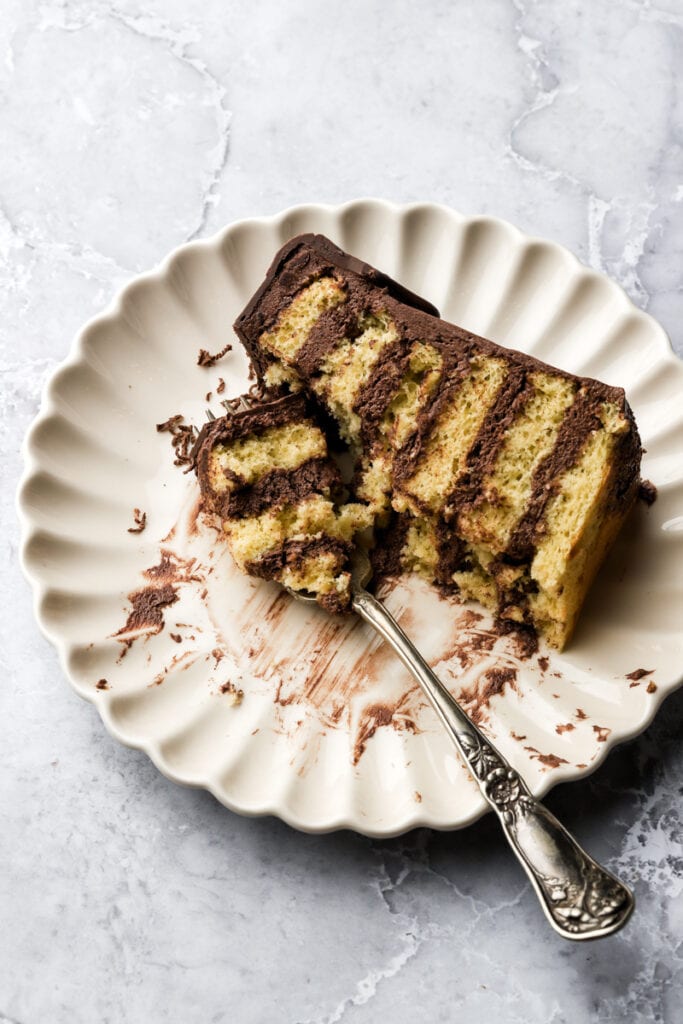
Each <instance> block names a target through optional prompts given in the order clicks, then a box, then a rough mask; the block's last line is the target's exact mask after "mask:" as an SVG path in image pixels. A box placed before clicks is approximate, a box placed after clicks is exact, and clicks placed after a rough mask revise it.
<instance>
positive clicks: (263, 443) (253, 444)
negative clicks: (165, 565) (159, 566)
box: [193, 395, 372, 612]
mask: <svg viewBox="0 0 683 1024" xmlns="http://www.w3.org/2000/svg"><path fill="white" fill-rule="evenodd" d="M193 460H194V463H195V466H196V469H197V475H198V479H199V483H200V487H201V491H202V495H203V502H204V507H205V508H206V509H207V510H208V511H210V512H213V513H214V514H215V515H216V516H217V517H218V519H219V520H220V524H221V527H222V530H223V531H224V533H225V535H226V537H227V541H228V545H229V547H230V551H231V553H232V555H233V558H234V559H235V562H236V563H237V565H238V566H239V568H240V569H242V570H243V571H244V572H246V573H248V574H249V575H252V576H258V577H261V578H262V579H270V580H275V581H277V582H278V583H281V584H282V585H283V586H286V587H289V588H290V589H292V590H295V591H304V592H306V593H308V594H313V595H315V597H316V599H317V601H318V602H319V604H321V605H322V606H323V607H324V608H325V609H327V610H328V611H331V612H343V611H345V610H347V609H348V607H349V604H350V600H351V592H350V578H351V577H350V568H349V560H350V555H351V552H352V549H353V542H354V538H355V535H356V534H357V533H358V532H359V531H361V530H363V529H365V528H366V527H367V526H369V525H370V524H371V521H372V515H371V512H370V510H369V509H368V508H367V507H366V506H364V505H362V504H358V503H344V502H343V501H340V497H341V496H342V494H343V491H344V488H343V484H342V478H341V474H340V472H339V469H338V467H337V465H336V464H335V462H334V461H333V460H332V459H331V458H330V456H329V453H328V447H327V440H326V437H325V435H324V433H323V431H322V430H321V429H320V427H319V426H318V425H317V424H316V423H315V422H314V420H313V418H312V416H311V413H310V411H309V408H308V403H307V401H306V399H305V398H304V397H303V396H302V395H287V396H284V397H278V396H275V397H274V398H273V399H272V400H269V399H268V395H266V396H265V397H264V398H262V399H261V401H259V402H258V404H255V405H253V406H252V407H251V408H246V409H242V410H241V411H235V412H232V413H228V415H227V416H223V417H221V418H220V419H216V420H214V421H213V422H211V423H208V424H206V425H205V426H204V428H203V429H202V431H201V433H200V435H199V438H198V440H197V444H196V445H195V448H194V452H193Z"/></svg>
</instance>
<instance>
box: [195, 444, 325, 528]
mask: <svg viewBox="0 0 683 1024" xmlns="http://www.w3.org/2000/svg"><path fill="white" fill-rule="evenodd" d="M341 487H342V478H341V473H340V472H339V470H338V468H337V466H336V465H335V464H334V463H333V462H331V461H330V460H329V459H325V458H316V459H309V460H308V461H307V462H303V463H302V464H301V465H300V466H297V467H296V469H272V470H271V471H270V472H269V473H266V474H265V476H262V477H261V478H260V480H257V481H256V482H255V483H253V484H251V485H249V486H246V487H242V488H236V489H235V490H232V491H229V492H227V493H226V494H221V495H216V497H215V499H214V500H213V510H214V511H215V512H217V513H218V514H219V515H220V516H222V517H223V518H225V519H228V518H229V519H241V518H244V517H245V516H258V515H260V514H261V513H262V512H265V511H266V510H267V509H274V508H281V507H282V506H283V505H296V504H298V502H300V501H302V500H303V499H304V498H307V497H309V496H310V495H311V494H317V493H319V492H321V491H323V490H333V489H336V488H339V489H341Z"/></svg>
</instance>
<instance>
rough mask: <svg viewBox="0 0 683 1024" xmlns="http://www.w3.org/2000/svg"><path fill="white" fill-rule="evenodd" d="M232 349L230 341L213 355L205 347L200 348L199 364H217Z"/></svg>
mask: <svg viewBox="0 0 683 1024" xmlns="http://www.w3.org/2000/svg"><path fill="white" fill-rule="evenodd" d="M231 351H232V345H231V344H230V342H228V343H227V345H224V346H223V348H222V349H221V350H220V352H216V353H215V355H211V353H210V352H208V351H207V349H205V348H200V350H199V355H198V356H197V366H206V367H208V366H215V365H216V363H217V362H218V360H219V359H222V358H223V356H224V355H227V353H228V352H231Z"/></svg>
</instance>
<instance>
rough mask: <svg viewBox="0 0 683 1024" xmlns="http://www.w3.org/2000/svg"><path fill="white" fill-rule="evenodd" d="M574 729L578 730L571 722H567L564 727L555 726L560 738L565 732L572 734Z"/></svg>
mask: <svg viewBox="0 0 683 1024" xmlns="http://www.w3.org/2000/svg"><path fill="white" fill-rule="evenodd" d="M573 729H576V726H575V725H573V724H572V723H571V722H565V724H564V725H556V726H555V732H556V733H557V735H558V736H561V735H562V733H563V732H572V730H573Z"/></svg>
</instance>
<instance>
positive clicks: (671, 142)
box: [0, 0, 683, 1024]
mask: <svg viewBox="0 0 683 1024" xmlns="http://www.w3.org/2000/svg"><path fill="white" fill-rule="evenodd" d="M379 40H381V45H378V41H379ZM682 58H683V7H682V6H681V3H680V0H623V2H622V0H595V2H592V3H588V2H587V0H577V2H576V3H572V4H565V3H561V2H560V0H548V2H546V3H539V2H537V0H490V2H487V3H477V2H475V0H458V2H457V3H452V2H448V0H429V2H428V3H425V4H423V5H415V4H412V3H409V2H408V0H398V2H396V3H394V4H392V5H380V4H365V3H363V2H362V0H348V2H346V3H344V4H335V5H314V4H311V3H307V2H306V0H292V2H290V3H288V4H279V3H277V2H276V0H264V2H263V3H261V4H253V3H248V2H246V0H236V2H235V3H232V4H223V3H219V2H218V0H202V2H201V3H200V2H199V0H119V2H116V3H113V2H110V0H88V2H85V0H81V2H79V0H74V2H70V0H44V2H38V0H28V2H26V0H5V3H4V5H3V18H2V20H1V24H0V94H1V95H2V103H0V136H1V137H2V140H3V145H2V157H0V308H1V309H2V317H1V318H0V374H1V376H2V389H1V392H0V410H1V415H2V425H3V429H2V431H1V432H0V464H1V466H2V478H3V481H4V486H3V488H2V493H1V494H0V525H1V526H2V534H1V536H2V556H3V565H4V572H3V574H2V578H1V581H0V586H1V587H2V597H3V609H4V612H3V619H2V626H1V628H2V645H1V647H0V650H1V651H2V653H1V654H0V659H1V663H2V668H3V681H4V685H3V687H2V689H1V690H0V710H1V712H2V714H1V717H0V721H2V723H3V726H2V732H3V755H4V756H3V761H4V763H3V768H4V770H3V772H2V775H1V776H0V822H1V824H2V828H0V862H1V863H2V865H3V870H2V871H1V872H0V917H1V918H2V921H3V928H2V930H1V933H0V963H2V965H3V969H2V970H1V971H0V1024H5V1022H10V1024H14V1022H17V1024H42V1022H49V1024H67V1022H68V1024H78V1022H81V1021H83V1022H88V1024H91V1022H94V1021H98V1022H99V1021H102V1022H106V1021H111V1022H114V1021H115V1022H117V1024H123V1022H126V1024H127V1022H131V1024H133V1022H138V1021H142V1020H144V1021H146V1022H154V1024H156V1022H164V1021H169V1022H175V1021H178V1020H202V1021H212V1022H220V1021H240V1022H246V1024H251V1022H254V1024H255V1022H262V1021H286V1022H289V1024H304V1022H307V1024H309V1022H310V1024H313V1022H315V1024H332V1022H337V1021H343V1022H344V1024H353V1022H356V1021H359V1022H360V1021H376V1020H383V1019H391V1020H394V1021H396V1022H403V1021H406V1022H407V1021H413V1020H429V1021H452V1020H467V1019H498V1020H500V1021H501V1022H510V1024H516V1022H520V1024H521V1022H524V1024H537V1022H538V1024H548V1022H553V1024H560V1022H565V1021H566V1022H570V1021H571V1022H574V1021H588V1020H590V1021H597V1022H599V1024H612V1022H617V1021H623V1020H629V1021H632V1022H641V1021H643V1022H645V1021H648V1022H649V1021H656V1022H664V1024H668V1022H671V1024H675V1022H676V1021H678V1020H679V1019H680V1005H681V1000H682V997H683V960H682V956H683V952H682V950H683V946H682V943H681V937H682V936H683V883H682V881H681V879H682V878H683V831H682V829H681V824H680V815H679V804H680V794H681V787H682V786H683V755H682V754H681V744H680V739H681V735H682V733H683V695H680V694H679V695H675V696H674V697H672V698H671V699H670V700H669V702H668V703H667V704H666V705H665V706H664V708H663V709H662V711H661V713H660V715H659V716H658V718H657V720H656V722H655V723H654V724H653V725H652V727H651V728H650V729H649V730H648V731H647V732H646V733H645V734H644V735H643V736H642V737H640V738H639V739H637V740H635V741H634V742H632V743H630V744H628V745H626V746H624V747H623V748H620V749H617V750H616V751H614V752H613V753H612V754H611V756H610V757H609V759H608V761H607V762H606V764H605V765H604V766H603V767H602V768H601V769H600V770H599V771H598V772H597V773H596V774H595V775H594V776H593V777H592V778H591V779H588V780H585V781H582V782H579V783H575V784H572V785H570V786H566V787H563V788H561V789H560V790H557V791H556V792H554V793H553V794H551V795H550V797H549V798H548V803H549V805H550V806H551V808H552V809H553V810H554V811H555V812H556V813H558V814H559V816H560V817H561V818H563V819H564V820H566V822H567V824H568V826H569V827H570V828H572V829H573V830H574V831H575V832H576V833H577V834H578V835H579V837H580V838H581V839H582V840H583V841H585V843H586V845H587V846H588V848H589V849H590V850H591V852H593V853H594V854H595V855H596V856H598V857H599V858H601V859H602V860H603V861H604V862H605V863H606V864H608V865H609V866H611V867H612V868H613V869H614V870H616V871H617V872H619V873H621V874H622V876H623V877H624V878H625V880H626V881H628V882H629V883H630V884H632V885H633V886H634V888H635V890H636V895H637V898H638V909H637V914H636V917H635V918H634V920H633V923H632V925H631V926H630V927H628V928H627V929H626V930H625V931H624V932H623V933H621V934H620V935H618V936H616V937H614V938H612V939H609V940H606V941H604V942H601V943H597V944H593V945H590V946H577V947H575V946H569V945H568V944H567V943H565V942H563V941H562V940H561V939H559V938H556V937H555V936H554V935H552V934H550V933H549V932H548V930H547V928H546V926H545V924H544V922H543V919H542V918H541V915H540V912H539V911H538V910H537V909H536V906H535V901H534V897H533V896H532V894H531V892H530V889H529V886H528V885H527V884H526V883H525V881H524V879H523V877H522V875H521V873H520V872H519V870H518V869H517V867H516V866H515V864H514V862H513V860H512V858H511V857H510V856H509V855H508V853H507V851H506V849H505V847H504V845H503V842H502V840H501V839H500V837H499V835H498V832H497V829H496V826H495V823H494V822H493V821H492V820H490V819H488V818H487V819H484V820H482V821H481V822H479V823H478V824H477V825H475V826H474V827H472V828H470V829H468V830H467V831H464V832H460V833H455V834H450V835H449V834H437V833H432V832H428V831H419V832H416V833H413V834H410V835H408V836H405V837H403V838H401V839H396V840H391V841H386V842H376V841H370V840H368V839H364V838H361V837H358V836H354V835H351V834H348V833H342V834H338V835H331V836H322V837H309V836H304V835H299V834H297V833H295V832H293V831H291V830H290V829H288V828H287V827H286V826H284V825H282V824H281V823H280V822H277V821H273V820H248V819H242V818H238V817H236V816H234V815H231V814H229V813H228V812H227V811H225V810H224V809H223V808H221V807H219V806H218V805H217V804H216V803H215V801H213V800H212V798H211V797H209V796H208V795H207V794H206V793H203V792H195V791H192V790H186V789H181V788H179V787H176V786H174V785H172V784H171V783H168V782H167V781H166V780H165V779H163V778H162V777H160V776H159V775H158V773H157V772H156V771H155V769H154V768H153V767H152V766H151V764H150V763H149V762H148V761H147V760H146V759H145V758H144V757H143V756H142V755H140V754H138V753H136V752H135V751H130V750H126V749H123V748H121V747H120V746H118V745H117V744H116V743H115V742H114V741H113V740H111V739H110V738H109V737H108V736H107V735H106V733H105V732H104V730H103V727H102V725H101V723H100V721H99V718H98V716H97V714H96V712H95V710H94V709H93V708H91V707H89V706H88V705H86V704H84V703H82V702H81V701H79V700H78V699H77V698H76V697H75V695H73V694H72V693H71V691H70V690H69V688H68V686H67V684H66V682H65V681H64V679H63V677H62V672H61V669H60V667H59V665H58V663H57V659H56V657H55V655H54V652H53V650H52V648H51V647H50V645H49V644H48V643H47V642H46V641H45V640H44V639H43V638H42V637H41V636H40V635H39V633H38V631H37V628H36V626H35V623H34V619H33V616H32V610H31V599H30V594H29V591H28V587H27V585H26V584H25V582H24V581H23V579H22V577H21V574H20V572H19V569H18V566H17V557H16V555H17V543H18V529H17V524H16V517H15V512H14V505H13V492H14V488H15V483H16V480H17V479H18V475H19V472H20V465H21V460H20V454H19V446H20V443H21V439H22V437H23V435H24V433H25V431H26V428H27V426H28V424H29V423H30V421H31V419H32V418H33V417H34V415H35V413H36V411H37V409H38V404H39V400H40V391H41V387H42V384H43V382H44V381H45V379H46V377H47V376H48V375H49V373H50V372H51V371H52V369H53V368H54V367H55V366H56V365H57V364H58V363H59V362H60V361H61V360H62V359H63V358H64V356H65V355H66V353H67V351H68V347H69V344H70V340H71V338H72V336H73V335H74V334H75V332H76V331H77V330H78V328H79V327H80V325H81V324H82V323H83V322H84V321H85V320H86V319H87V318H89V317H90V316H92V315H94V314H95V313H96V312H98V311H99V310H101V309H102V308H103V306H105V305H106V303H107V302H108V301H109V300H110V298H111V297H112V296H113V295H114V294H115V293H116V292H117V291H118V290H119V289H120V287H121V286H122V284H124V283H125V282H126V281H127V280H129V279H130V278H131V277H132V276H134V275H135V274H136V273H139V272H140V271H142V270H145V269H147V268H149V267H150V266H152V265H154V264H155V263H156V262H158V261H159V260H160V259H162V258H163V257H164V256H165V255H166V253H167V252H168V251H169V250H170V249H172V248H173V247H175V246H176V245H179V244H180V243H182V242H184V241H186V240H189V239H192V238H196V237H203V236H206V235H207V234H210V233H212V232H213V231H215V230H217V229H218V228H219V227H221V226H222V225H223V224H225V223H226V222H228V221H230V220H233V219H235V218H239V217H246V216H252V215H259V214H270V213H273V212H276V211H277V210H279V209H281V208H283V207H285V206H287V205H290V204H291V203H295V202H305V201H311V200H312V201H329V202H338V201H342V200H346V199H350V198H354V197H356V196H359V195H379V196H382V197H385V198H388V199H395V200H398V201H404V200H405V201H409V200H419V199H431V200H436V201H440V202H444V203H447V204H451V205H453V206H455V207H456V208H458V209H460V210H462V211H463V212H466V213H475V212H482V213H487V212H490V213H493V214H496V215H498V216H503V217H507V218H508V219H510V220H511V221H513V222H514V223H516V224H518V225H519V226H520V227H521V228H522V229H523V230H524V231H528V232H531V233H534V234H538V235H542V236H543V235H544V236H547V237H550V238H553V239H556V240H557V241H559V242H561V243H563V244H565V245H567V246H568V247H569V248H570V249H572V250H573V251H575V252H576V253H577V255H578V256H579V257H580V258H581V259H583V260H584V261H585V262H587V263H588V264H589V265H590V266H593V267H595V268H596V269H599V270H602V271H604V272H606V273H608V274H609V275H610V276H612V277H613V278H614V279H615V280H617V281H618V282H619V283H620V284H621V285H622V286H623V287H624V288H625V289H626V291H627V292H628V294H629V295H630V296H631V297H632V298H633V300H634V301H635V302H636V303H637V304H638V305H639V306H641V307H642V308H644V309H647V310H648V311H649V312H651V313H652V314H653V315H654V316H655V317H657V318H658V319H659V320H660V321H661V322H662V324H663V325H664V327H665V329H666V330H667V331H668V332H669V334H670V336H671V338H672V341H673V344H674V347H675V348H676V350H677V352H678V353H679V354H683V331H682V330H681V322H682V321H683V269H682V268H683V262H682V261H681V249H682V247H683V185H682V184H681V182H682V181H683V174H682V172H683V156H682V149H681V139H682V137H683V134H682V128H683V123H682V106H683V86H682V78H681V74H680V68H681V67H682V66H683V59H682Z"/></svg>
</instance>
